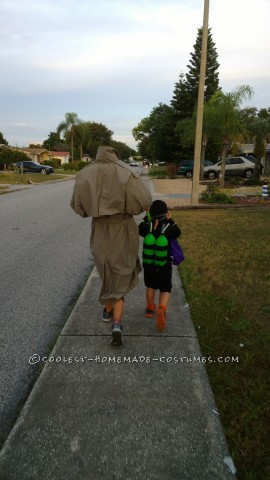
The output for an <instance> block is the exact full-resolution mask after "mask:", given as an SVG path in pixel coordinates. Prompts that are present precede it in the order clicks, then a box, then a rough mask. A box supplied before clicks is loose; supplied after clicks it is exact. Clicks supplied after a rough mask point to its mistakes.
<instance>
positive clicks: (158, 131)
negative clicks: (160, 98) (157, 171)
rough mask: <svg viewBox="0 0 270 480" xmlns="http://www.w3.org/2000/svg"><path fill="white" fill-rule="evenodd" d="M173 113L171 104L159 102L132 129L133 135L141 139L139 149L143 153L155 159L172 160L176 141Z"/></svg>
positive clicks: (137, 139) (138, 139)
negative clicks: (147, 115)
mask: <svg viewBox="0 0 270 480" xmlns="http://www.w3.org/2000/svg"><path fill="white" fill-rule="evenodd" d="M173 113H174V112H173V109H172V108H171V107H170V106H169V105H166V104H164V103H159V105H158V106H157V107H155V108H153V109H152V111H151V113H150V115H149V117H145V118H143V119H142V120H141V121H140V123H139V124H138V125H137V127H135V128H134V129H133V130H132V135H133V137H134V138H135V140H136V141H139V144H138V149H139V152H140V153H141V154H143V155H144V156H147V157H149V158H152V159H153V160H156V159H159V160H164V161H168V159H170V160H172V156H173V154H174V150H175V144H174V142H175V141H176V140H175V138H176V137H175V130H174V129H175V121H174V117H173ZM142 149H143V150H142Z"/></svg>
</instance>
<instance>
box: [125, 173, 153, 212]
mask: <svg viewBox="0 0 270 480" xmlns="http://www.w3.org/2000/svg"><path fill="white" fill-rule="evenodd" d="M151 203H152V196H151V193H150V191H149V190H148V188H146V187H145V185H144V184H143V182H142V180H141V179H140V178H139V177H135V176H134V175H131V177H130V179H129V181H128V185H127V194H126V212H127V213H129V214H130V215H139V214H140V213H141V212H143V211H144V210H145V209H146V208H148V207H149V206H150V205H151Z"/></svg>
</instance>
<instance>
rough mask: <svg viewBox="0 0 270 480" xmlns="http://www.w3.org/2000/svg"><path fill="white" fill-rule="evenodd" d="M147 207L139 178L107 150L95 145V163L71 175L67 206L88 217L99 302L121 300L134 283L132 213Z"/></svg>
mask: <svg viewBox="0 0 270 480" xmlns="http://www.w3.org/2000/svg"><path fill="white" fill-rule="evenodd" d="M151 203H152V197H151V194H150V192H149V191H148V189H147V188H146V187H145V186H144V184H143V183H142V181H141V179H140V177H139V175H138V174H137V173H136V172H134V171H133V170H132V168H131V167H129V166H128V165H126V164H125V163H124V162H122V161H121V160H119V158H118V156H117V153H116V151H115V149H114V148H112V147H99V149H98V151H97V156H96V161H95V162H94V163H93V164H91V165H89V166H88V167H85V168H84V169H83V170H81V171H80V172H79V173H78V175H77V176H76V182H75V186H74V191H73V196H72V199H71V203H70V205H71V207H72V208H73V210H74V211H75V212H76V213H78V214H79V215H81V216H82V217H93V221H92V228H91V237H90V248H91V251H92V254H93V257H94V261H95V264H96V267H97V269H98V272H99V275H100V278H101V280H102V287H101V292H100V298H99V301H100V303H102V304H106V303H107V302H108V301H110V300H116V299H119V298H123V297H124V296H125V295H126V294H127V293H128V292H129V291H130V290H131V289H132V288H134V287H135V286H136V285H137V283H138V272H140V270H141V266H140V262H139V259H138V248H139V235H138V227H137V224H136V222H135V221H134V219H133V215H138V214H140V213H141V212H142V211H143V210H145V209H146V208H147V207H149V206H150V205H151Z"/></svg>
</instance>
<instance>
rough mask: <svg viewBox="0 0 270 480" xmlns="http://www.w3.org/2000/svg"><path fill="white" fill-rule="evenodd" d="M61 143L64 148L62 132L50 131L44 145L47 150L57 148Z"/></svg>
mask: <svg viewBox="0 0 270 480" xmlns="http://www.w3.org/2000/svg"><path fill="white" fill-rule="evenodd" d="M60 145H61V148H63V145H64V142H63V140H61V137H60V134H59V133H58V132H50V133H49V135H48V138H47V140H44V142H43V144H42V147H43V148H46V149H47V150H56V149H57V148H59V146H60Z"/></svg>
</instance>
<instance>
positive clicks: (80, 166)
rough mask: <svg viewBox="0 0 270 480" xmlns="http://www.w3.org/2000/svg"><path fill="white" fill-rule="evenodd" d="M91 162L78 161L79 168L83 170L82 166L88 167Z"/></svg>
mask: <svg viewBox="0 0 270 480" xmlns="http://www.w3.org/2000/svg"><path fill="white" fill-rule="evenodd" d="M90 163H91V162H82V161H80V162H77V166H78V170H82V168H84V167H86V166H87V165H90Z"/></svg>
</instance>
